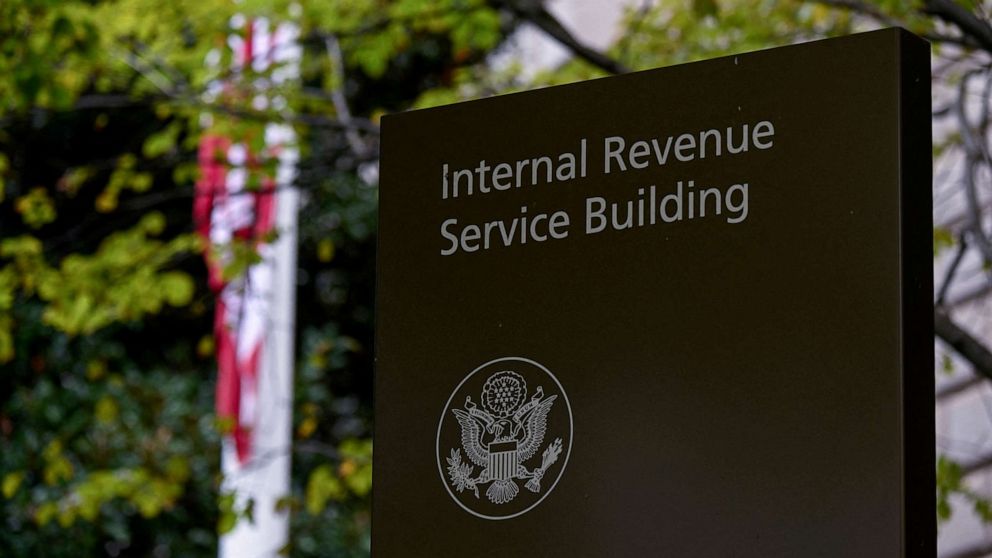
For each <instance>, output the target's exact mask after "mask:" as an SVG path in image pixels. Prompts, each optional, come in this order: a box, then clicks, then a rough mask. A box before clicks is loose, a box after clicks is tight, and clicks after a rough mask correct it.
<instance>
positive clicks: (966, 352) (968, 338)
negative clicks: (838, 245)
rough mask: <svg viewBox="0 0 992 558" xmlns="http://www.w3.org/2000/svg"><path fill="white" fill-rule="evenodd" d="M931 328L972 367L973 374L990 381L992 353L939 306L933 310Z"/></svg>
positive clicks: (991, 377) (991, 375)
mask: <svg viewBox="0 0 992 558" xmlns="http://www.w3.org/2000/svg"><path fill="white" fill-rule="evenodd" d="M933 327H934V333H935V334H936V335H937V337H939V338H940V339H941V340H943V341H944V342H945V343H947V344H948V345H950V347H951V348H953V349H954V350H955V351H956V352H957V353H958V354H959V355H961V357H963V358H964V359H965V360H967V361H968V362H969V363H970V364H971V365H972V367H974V369H975V374H978V375H980V376H982V377H984V378H986V379H989V380H992V351H989V348H988V347H986V346H985V344H984V343H982V342H981V341H979V340H978V339H976V338H975V337H974V336H973V335H971V334H970V333H968V332H967V331H965V330H964V329H962V328H961V326H959V325H958V324H956V323H954V321H953V320H951V318H950V316H948V315H947V311H946V310H945V309H944V308H941V307H939V306H938V307H937V308H935V309H934V313H933Z"/></svg>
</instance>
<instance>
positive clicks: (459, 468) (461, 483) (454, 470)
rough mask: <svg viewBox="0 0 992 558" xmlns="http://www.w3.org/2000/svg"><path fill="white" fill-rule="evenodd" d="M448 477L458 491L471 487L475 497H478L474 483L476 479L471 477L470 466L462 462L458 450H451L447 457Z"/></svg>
mask: <svg viewBox="0 0 992 558" xmlns="http://www.w3.org/2000/svg"><path fill="white" fill-rule="evenodd" d="M448 477H449V478H450V479H451V484H453V485H454V486H455V488H456V489H457V490H458V492H462V491H463V490H465V489H466V488H471V489H472V492H474V493H475V497H476V498H478V497H479V488H478V487H477V486H476V485H475V483H476V482H477V479H473V478H472V466H471V465H469V464H468V463H462V452H461V451H459V450H456V449H452V450H451V457H449V458H448Z"/></svg>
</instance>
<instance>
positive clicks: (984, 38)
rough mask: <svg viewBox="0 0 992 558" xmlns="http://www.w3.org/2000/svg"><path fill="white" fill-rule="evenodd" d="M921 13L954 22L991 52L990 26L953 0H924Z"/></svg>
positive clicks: (965, 33)
mask: <svg viewBox="0 0 992 558" xmlns="http://www.w3.org/2000/svg"><path fill="white" fill-rule="evenodd" d="M923 13H925V14H929V15H932V16H936V17H939V18H940V19H942V20H944V21H946V22H948V23H951V24H954V25H955V26H956V27H957V28H958V29H960V30H961V32H962V33H964V35H965V36H967V37H971V38H972V39H973V40H974V41H975V43H977V45H978V46H979V47H981V48H983V49H985V50H987V51H989V52H992V26H989V23H988V21H985V20H984V19H982V18H980V17H978V16H977V15H975V14H974V13H972V12H970V11H968V9H966V8H965V7H964V6H962V5H960V4H958V3H957V2H954V0H924V2H923Z"/></svg>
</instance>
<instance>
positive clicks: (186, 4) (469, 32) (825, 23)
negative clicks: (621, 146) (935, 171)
mask: <svg viewBox="0 0 992 558" xmlns="http://www.w3.org/2000/svg"><path fill="white" fill-rule="evenodd" d="M540 6H541V3H540V2H529V1H525V0H501V1H496V0H493V1H485V0H340V1H337V2H298V1H294V0H242V1H239V2H230V1H226V0H197V1H192V0H176V1H173V2H166V3H163V2H157V1H155V2H153V1H151V0H66V1H55V0H41V1H38V0H4V1H3V2H0V365H2V366H3V373H2V375H0V440H2V441H0V447H2V448H3V451H0V518H2V519H0V522H2V523H0V548H2V549H3V550H4V555H5V556H6V555H11V556H35V555H42V556H53V557H58V556H78V555H89V556H98V555H110V556H117V555H139V556H144V555H154V556H184V557H185V556H209V555H214V554H216V537H217V533H218V532H225V531H227V530H228V529H230V528H231V527H232V526H233V525H234V524H235V522H237V521H241V520H246V519H250V516H251V514H252V509H251V508H250V507H248V508H245V509H235V501H236V499H235V498H234V495H231V494H221V493H220V491H219V478H218V472H217V471H218V463H217V462H218V459H217V455H218V453H219V449H218V440H219V437H220V433H221V431H222V430H223V429H224V425H222V424H218V422H217V421H215V420H214V418H213V411H212V408H213V407H212V386H213V384H214V377H215V376H214V375H215V372H214V369H215V366H214V363H213V355H212V351H213V342H212V339H211V337H210V333H211V325H212V318H211V317H212V311H213V298H212V295H211V294H210V293H209V292H208V289H207V285H206V283H207V281H206V270H205V268H204V264H203V263H202V257H201V256H202V253H203V252H204V251H214V252H216V251H219V250H228V251H230V253H231V254H234V256H235V257H233V258H232V259H231V260H230V262H229V265H228V267H227V269H226V270H225V272H226V274H227V275H228V276H229V277H230V276H233V275H236V274H239V273H242V272H243V270H244V268H245V266H246V265H247V263H249V262H251V261H253V258H256V257H257V255H256V254H255V252H254V247H253V246H252V245H251V244H250V243H246V244H243V245H233V246H204V245H203V244H202V243H201V242H200V241H199V240H198V237H197V236H195V235H194V234H193V231H194V230H195V227H196V225H197V223H194V222H193V219H192V215H191V213H192V212H191V205H192V201H193V199H194V196H195V193H194V181H195V180H196V178H197V147H198V145H199V143H200V139H201V138H202V136H203V134H204V133H205V132H211V133H223V134H225V135H226V136H227V137H229V138H232V139H233V140H234V141H239V142H243V143H244V144H246V145H248V146H250V147H251V149H252V150H253V152H256V153H262V156H261V157H260V159H259V160H258V161H255V162H254V163H253V164H252V165H250V168H248V169H246V170H247V172H248V173H249V181H248V182H249V187H250V188H257V187H258V186H259V185H260V183H261V177H262V176H263V175H264V174H271V172H272V170H273V164H274V161H273V157H272V154H267V153H264V152H263V149H262V148H263V144H264V125H265V124H266V123H268V122H283V123H288V124H291V125H292V126H293V127H294V129H295V132H296V134H297V137H298V138H299V144H298V147H299V148H300V150H301V152H302V154H303V156H302V159H301V161H300V162H299V165H298V176H297V178H296V180H295V186H297V187H299V188H300V189H301V191H302V193H303V196H302V197H303V205H302V208H301V215H300V221H299V223H300V230H299V271H298V277H299V279H298V289H297V300H298V315H297V325H298V333H297V339H298V340H297V351H296V353H297V374H296V379H295V382H296V384H295V389H296V398H295V402H294V445H293V487H292V493H291V494H287V495H286V498H285V499H284V500H283V502H282V503H281V505H284V506H288V507H289V508H290V509H291V510H292V512H293V513H292V526H291V529H292V540H291V547H290V549H289V551H290V553H291V555H294V556H301V557H302V556H326V555H334V556H365V555H367V554H368V551H369V541H370V539H369V523H370V510H369V492H370V489H371V482H372V450H373V448H372V445H371V440H370V437H371V431H372V424H371V418H372V416H371V399H372V389H371V369H372V363H373V358H372V354H373V353H372V319H373V311H372V308H373V302H372V301H373V285H374V250H375V230H376V217H375V212H376V207H377V195H376V189H375V185H374V184H375V170H376V164H377V155H376V153H377V149H378V119H379V117H380V116H381V115H382V114H384V113H387V112H391V111H397V110H405V109H408V108H411V107H425V106H434V105H438V104H444V103H450V102H454V101H458V100H463V99H468V98H473V97H479V96H484V95H489V94H493V93H501V92H510V91H517V90H523V89H529V88H533V87H538V86H543V85H551V84H556V83H565V82H569V81H575V80H580V79H587V78H592V77H599V76H602V75H605V74H607V73H609V72H611V71H614V70H615V69H616V68H617V67H619V66H618V65H610V64H605V63H604V61H603V59H600V58H597V57H596V56H594V55H590V54H589V53H587V52H584V51H583V50H582V49H581V48H576V47H577V46H581V45H580V44H579V43H578V41H577V40H575V39H574V38H572V37H569V36H567V32H566V34H565V35H564V36H559V39H558V40H559V41H560V42H561V43H562V44H563V45H564V46H565V47H566V48H569V49H571V51H572V52H573V54H575V56H574V57H573V58H572V60H571V61H569V62H567V63H565V64H563V65H562V66H560V67H557V68H553V69H550V70H547V71H545V72H542V73H540V74H538V75H536V76H534V78H533V79H526V78H523V77H521V75H522V74H521V72H519V69H520V64H518V63H510V64H501V65H494V64H491V63H490V62H491V60H492V57H491V56H490V55H491V54H492V53H494V52H496V51H497V50H498V49H499V48H500V47H501V46H502V45H503V44H504V43H505V41H506V39H507V37H508V36H510V34H511V33H512V32H513V31H514V29H515V28H516V27H517V26H518V25H520V24H521V23H523V22H529V23H533V24H535V25H537V26H538V27H540V28H542V29H545V30H547V29H553V28H554V26H555V25H556V24H557V22H556V21H555V20H554V18H553V16H551V15H550V14H549V13H548V12H546V11H544V10H543V9H539V7H540ZM852 7H853V8H857V9H852ZM920 8H921V6H920V5H919V4H917V3H913V2H907V1H903V0H884V1H878V2H872V3H867V4H859V3H841V2H831V1H824V2H804V1H800V0H779V1H775V0H659V1H657V2H649V3H643V5H633V4H632V5H631V7H630V8H629V9H628V11H627V13H626V15H625V17H624V19H623V22H622V32H621V33H620V34H619V35H618V37H619V39H618V40H617V41H616V43H615V44H614V45H613V46H612V47H611V48H610V49H609V50H608V51H607V52H606V53H605V55H606V56H607V57H608V59H610V60H613V61H616V63H617V64H622V65H623V66H625V67H627V68H631V69H643V68H649V67H654V66H658V65H666V64H673V63H679V62H686V61H691V60H696V59H699V58H706V57H712V56H719V55H723V54H729V53H734V52H740V51H745V50H753V49H759V48H766V47H768V46H774V45H778V44H786V43H789V42H794V41H797V40H805V39H814V38H819V37H824V36H832V35H838V34H843V33H848V32H852V31H855V30H861V29H865V28H868V27H871V26H875V25H878V24H879V23H891V22H898V23H902V24H904V25H906V26H908V27H910V28H912V29H913V30H915V31H917V32H920V33H924V34H928V35H933V36H936V37H938V38H947V37H950V39H947V40H946V41H943V42H945V43H949V44H953V45H957V46H961V45H963V48H964V49H965V50H964V51H963V52H964V53H965V54H967V53H969V52H972V50H968V49H975V48H976V45H975V43H974V41H975V39H973V38H969V37H968V36H967V35H966V34H964V33H963V32H960V30H959V34H958V35H955V34H954V33H951V35H947V33H949V31H948V30H947V25H945V24H938V23H937V21H936V18H937V17H940V16H939V15H935V14H937V12H934V11H933V10H930V11H929V12H925V11H923V10H921V9H920ZM247 18H266V20H267V21H269V22H270V23H271V24H273V25H274V24H275V23H278V22H283V21H291V22H293V23H295V24H296V25H297V26H298V27H299V29H300V32H301V36H300V47H301V57H300V60H299V65H300V72H299V76H298V77H294V78H292V79H284V78H285V76H286V74H285V71H286V68H285V66H284V65H281V64H278V63H277V64H274V65H272V66H270V67H269V68H266V69H263V70H259V69H255V68H248V69H245V71H244V72H241V73H236V72H233V71H231V69H230V68H231V63H232V60H233V55H232V52H231V49H230V48H228V47H229V45H228V42H229V36H230V35H231V33H232V31H234V30H236V29H237V28H239V27H242V26H243V24H244V21H245V20H246V19H247ZM941 34H943V35H941ZM962 36H963V37H964V38H963V39H962V38H961V37H962ZM955 38H956V41H955V40H952V39H955ZM280 76H282V77H280ZM221 83H224V84H225V85H224V86H221V85H220V84H221ZM259 83H266V84H267V95H268V96H269V99H270V100H271V101H272V102H268V103H265V104H259V103H255V102H253V96H254V95H253V94H251V92H252V88H253V87H255V85H256V84H259ZM276 99H279V102H275V100H276ZM962 141H963V136H962V135H961V134H958V135H956V136H955V135H953V134H951V135H950V136H949V139H948V140H947V141H946V142H945V143H942V144H941V145H940V146H939V147H940V149H941V150H953V149H956V148H959V147H960V145H961V142H962ZM957 233H958V231H953V232H952V231H947V230H937V231H935V233H934V243H935V248H937V247H939V248H941V249H944V250H949V249H953V248H954V247H955V246H956V243H955V235H956V234H957ZM266 240H271V239H266ZM938 472H939V475H938V476H939V482H940V484H939V486H938V495H939V496H940V498H941V502H942V508H941V513H942V517H946V516H948V515H949V514H950V508H949V507H948V504H947V502H948V500H947V497H948V496H949V495H950V494H957V493H960V494H964V495H965V496H968V495H969V494H971V495H973V496H974V494H973V493H970V492H968V491H967V489H966V488H965V487H964V484H963V483H962V478H963V477H962V473H961V470H960V467H958V466H956V465H954V464H953V463H951V462H950V461H947V460H942V461H941V463H940V464H939V466H938ZM971 501H972V502H973V503H974V509H975V511H976V512H977V513H979V514H980V515H981V516H982V517H987V516H988V513H987V511H988V505H987V503H985V502H984V501H983V500H981V499H980V498H979V497H978V496H975V497H974V498H973V499H972V500H971Z"/></svg>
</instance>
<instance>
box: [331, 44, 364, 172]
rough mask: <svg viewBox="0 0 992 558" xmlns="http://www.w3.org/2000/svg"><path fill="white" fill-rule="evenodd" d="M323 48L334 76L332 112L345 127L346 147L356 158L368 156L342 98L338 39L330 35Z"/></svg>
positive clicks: (342, 85) (346, 101)
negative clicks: (333, 111) (335, 85)
mask: <svg viewBox="0 0 992 558" xmlns="http://www.w3.org/2000/svg"><path fill="white" fill-rule="evenodd" d="M324 46H325V47H326V48H327V56H328V58H330V59H331V68H332V71H333V72H334V74H335V81H336V82H337V87H335V88H333V90H332V91H331V102H332V103H334V110H335V112H337V113H338V120H340V121H341V124H343V125H344V126H345V130H344V135H345V138H346V139H347V140H348V145H350V146H351V150H352V151H354V152H355V155H357V156H358V157H360V158H361V157H366V156H368V151H369V150H368V146H367V145H365V143H363V142H362V138H361V137H360V136H359V135H358V132H357V131H356V130H355V128H352V127H351V121H352V117H351V109H349V108H348V100H347V99H346V98H345V96H344V83H345V79H346V77H345V73H344V57H343V56H342V55H341V45H340V44H339V43H338V38H337V37H335V36H333V35H331V36H328V37H327V38H326V39H324Z"/></svg>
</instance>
